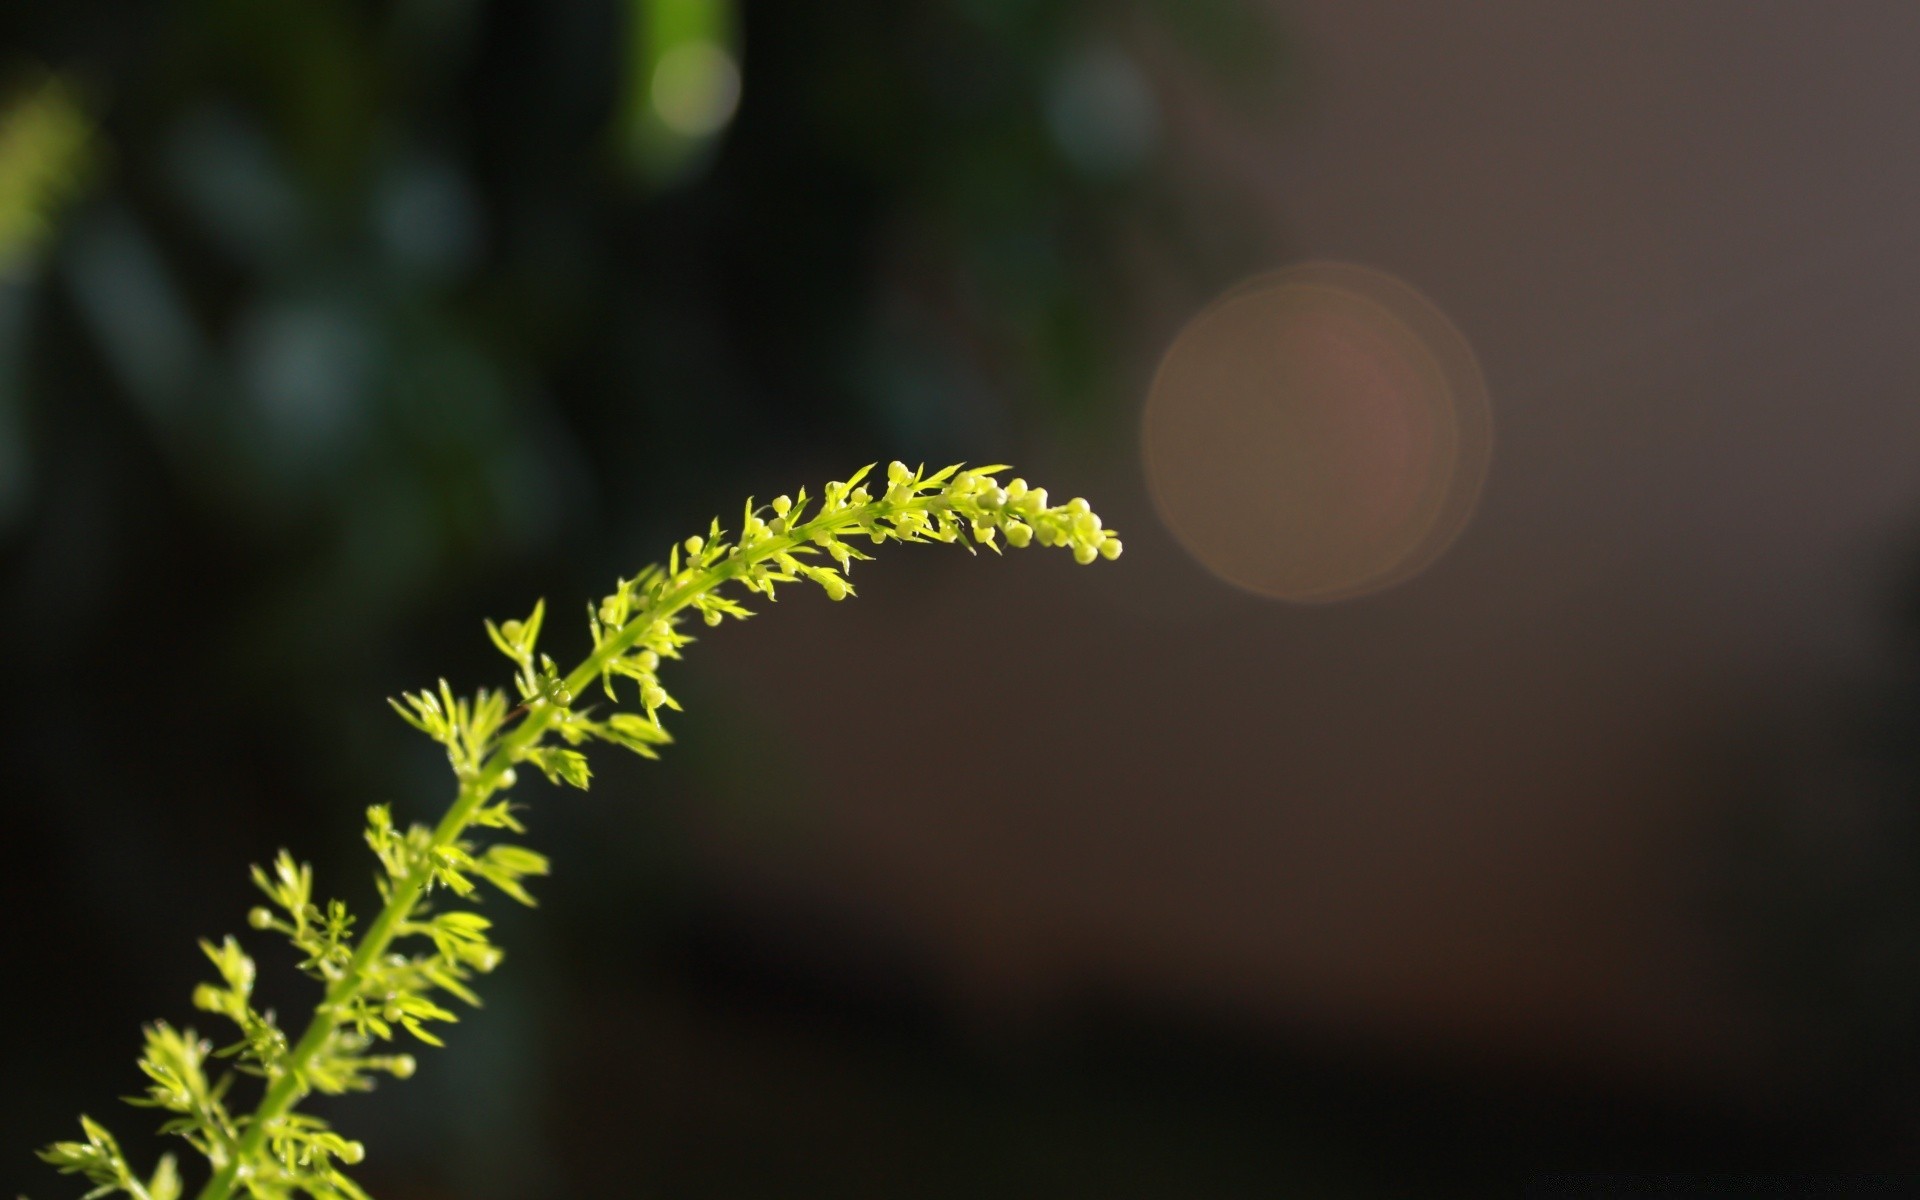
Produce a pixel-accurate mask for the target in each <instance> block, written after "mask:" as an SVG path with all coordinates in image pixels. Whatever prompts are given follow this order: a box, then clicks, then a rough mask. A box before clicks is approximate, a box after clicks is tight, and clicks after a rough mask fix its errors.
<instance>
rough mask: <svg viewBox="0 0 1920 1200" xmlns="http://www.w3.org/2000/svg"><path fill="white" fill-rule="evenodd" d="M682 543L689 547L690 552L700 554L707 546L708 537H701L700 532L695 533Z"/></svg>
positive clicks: (688, 551)
mask: <svg viewBox="0 0 1920 1200" xmlns="http://www.w3.org/2000/svg"><path fill="white" fill-rule="evenodd" d="M681 544H682V545H684V546H685V547H686V548H687V553H688V554H698V553H700V551H701V550H703V549H705V548H706V545H707V539H705V538H703V537H701V536H700V535H699V534H695V535H693V536H692V537H690V538H688V539H687V540H686V541H685V542H683V543H681Z"/></svg>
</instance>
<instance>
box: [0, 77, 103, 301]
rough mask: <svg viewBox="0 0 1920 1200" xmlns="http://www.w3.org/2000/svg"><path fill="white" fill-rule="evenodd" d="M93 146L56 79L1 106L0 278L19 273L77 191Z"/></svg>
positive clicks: (87, 126)
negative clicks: (57, 213) (55, 215)
mask: <svg viewBox="0 0 1920 1200" xmlns="http://www.w3.org/2000/svg"><path fill="white" fill-rule="evenodd" d="M94 141H95V138H94V130H93V125H92V123H91V122H90V121H88V119H87V116H86V114H85V113H84V112H82V111H81V108H80V105H79V102H78V101H77V100H76V99H75V98H74V94H73V91H72V89H71V88H69V87H68V86H67V85H66V84H65V83H63V82H61V81H60V80H58V79H49V80H47V81H45V82H43V83H41V84H39V85H38V86H36V87H34V88H32V89H30V90H28V91H26V92H25V93H23V94H22V95H20V96H19V97H17V98H15V99H13V100H11V101H10V102H8V103H6V104H5V105H4V106H0V275H5V274H11V273H13V272H14V271H16V270H17V269H18V267H19V265H20V264H21V263H22V262H24V261H25V260H26V258H27V257H28V256H29V254H30V252H31V251H32V250H33V249H34V247H35V246H37V245H38V244H39V242H40V241H41V240H43V239H44V238H45V237H46V235H47V232H48V230H49V229H50V228H51V227H52V223H53V217H54V214H55V212H56V211H57V210H58V209H59V208H60V206H62V205H63V204H65V203H66V202H67V201H68V200H69V199H71V198H72V196H73V195H74V193H76V192H78V191H79V189H80V185H81V183H82V182H83V180H84V177H85V175H86V172H87V171H88V169H89V168H90V167H91V166H92V164H93V159H94V156H95V148H94Z"/></svg>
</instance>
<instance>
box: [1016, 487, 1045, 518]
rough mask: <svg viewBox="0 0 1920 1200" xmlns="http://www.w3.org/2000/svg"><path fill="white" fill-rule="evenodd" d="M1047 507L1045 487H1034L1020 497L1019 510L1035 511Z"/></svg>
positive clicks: (1041, 510)
mask: <svg viewBox="0 0 1920 1200" xmlns="http://www.w3.org/2000/svg"><path fill="white" fill-rule="evenodd" d="M1046 509H1047V489H1045V488H1034V489H1032V490H1031V491H1029V492H1028V493H1027V494H1026V495H1025V496H1022V497H1021V498H1020V511H1021V512H1029V513H1037V512H1045V511H1046Z"/></svg>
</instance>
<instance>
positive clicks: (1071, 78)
mask: <svg viewBox="0 0 1920 1200" xmlns="http://www.w3.org/2000/svg"><path fill="white" fill-rule="evenodd" d="M1047 128H1048V129H1049V130H1050V131H1051V132H1052V133H1053V137H1054V140H1055V141H1057V142H1058V143H1059V144H1060V149H1061V150H1062V151H1063V152H1064V153H1065V154H1066V156H1067V158H1068V159H1069V160H1070V161H1071V162H1072V163H1073V165H1074V166H1076V167H1078V168H1079V169H1080V170H1082V171H1084V172H1086V173H1087V174H1089V175H1119V174H1124V173H1125V172H1128V171H1132V170H1136V169H1137V168H1139V167H1140V166H1142V165H1143V164H1144V163H1145V162H1146V161H1147V158H1148V156H1149V155H1151V154H1152V153H1153V148H1154V145H1155V143H1156V142H1158V140H1159V137H1160V106H1159V104H1158V103H1157V102H1156V101H1155V100H1154V97H1153V90H1152V89H1151V88H1149V87H1148V86H1147V81H1146V79H1145V78H1143V77H1142V76H1141V74H1140V69H1139V68H1138V67H1136V66H1135V65H1134V63H1133V60H1132V59H1131V58H1129V57H1127V55H1126V54H1125V53H1123V52H1121V51H1120V50H1118V49H1115V48H1113V47H1111V46H1093V47H1088V48H1086V49H1083V50H1081V51H1080V52H1079V53H1077V54H1075V55H1074V56H1073V57H1072V58H1069V59H1068V60H1067V61H1066V62H1065V63H1063V64H1062V65H1061V67H1060V69H1059V71H1058V72H1056V73H1055V75H1054V78H1053V81H1052V84H1051V87H1050V88H1049V92H1048V96H1047Z"/></svg>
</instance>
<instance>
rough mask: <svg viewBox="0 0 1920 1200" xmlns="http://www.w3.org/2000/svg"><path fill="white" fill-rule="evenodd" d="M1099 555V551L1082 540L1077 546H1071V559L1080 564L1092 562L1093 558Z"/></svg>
mask: <svg viewBox="0 0 1920 1200" xmlns="http://www.w3.org/2000/svg"><path fill="white" fill-rule="evenodd" d="M1099 557H1100V552H1099V551H1098V550H1095V549H1094V548H1093V547H1092V546H1089V545H1087V544H1086V543H1085V542H1082V543H1080V544H1079V545H1078V546H1075V547H1074V548H1073V561H1075V562H1077V563H1079V564H1080V565H1081V566H1085V565H1086V564H1088V563H1090V562H1092V561H1093V560H1094V559H1096V558H1099Z"/></svg>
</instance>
